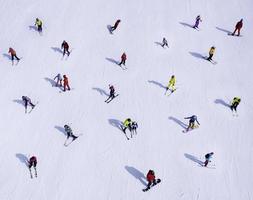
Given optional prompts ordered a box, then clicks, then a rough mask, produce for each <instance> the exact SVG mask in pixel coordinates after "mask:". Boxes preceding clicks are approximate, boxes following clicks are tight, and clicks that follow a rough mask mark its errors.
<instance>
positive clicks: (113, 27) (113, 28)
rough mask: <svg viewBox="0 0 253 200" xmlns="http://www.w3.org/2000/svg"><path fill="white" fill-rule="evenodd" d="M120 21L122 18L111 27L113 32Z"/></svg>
mask: <svg viewBox="0 0 253 200" xmlns="http://www.w3.org/2000/svg"><path fill="white" fill-rule="evenodd" d="M120 22H121V20H120V19H118V20H117V21H116V22H115V24H114V26H112V27H111V32H113V31H114V30H116V28H117V27H118V25H119V23H120Z"/></svg>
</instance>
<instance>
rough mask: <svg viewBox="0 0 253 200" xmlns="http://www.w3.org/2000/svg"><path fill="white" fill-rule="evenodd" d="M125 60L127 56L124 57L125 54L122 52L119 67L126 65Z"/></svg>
mask: <svg viewBox="0 0 253 200" xmlns="http://www.w3.org/2000/svg"><path fill="white" fill-rule="evenodd" d="M126 59H127V56H126V53H125V52H124V53H123V54H122V56H121V61H120V63H119V66H121V65H122V64H123V65H125V64H126Z"/></svg>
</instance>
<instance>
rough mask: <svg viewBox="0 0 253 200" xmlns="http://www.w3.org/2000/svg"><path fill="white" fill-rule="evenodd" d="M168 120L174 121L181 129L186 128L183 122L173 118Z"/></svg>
mask: <svg viewBox="0 0 253 200" xmlns="http://www.w3.org/2000/svg"><path fill="white" fill-rule="evenodd" d="M169 120H172V121H174V122H175V123H177V124H178V125H180V126H181V127H183V128H187V127H188V125H187V124H185V123H184V122H182V121H180V120H179V119H177V118H175V117H169Z"/></svg>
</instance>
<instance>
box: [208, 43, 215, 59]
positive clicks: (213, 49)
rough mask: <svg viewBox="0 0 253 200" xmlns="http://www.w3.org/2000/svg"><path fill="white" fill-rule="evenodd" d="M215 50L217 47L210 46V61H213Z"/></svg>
mask: <svg viewBox="0 0 253 200" xmlns="http://www.w3.org/2000/svg"><path fill="white" fill-rule="evenodd" d="M214 52H215V47H214V46H212V47H211V48H210V50H209V57H208V58H207V60H208V61H211V60H212V58H213V54H214Z"/></svg>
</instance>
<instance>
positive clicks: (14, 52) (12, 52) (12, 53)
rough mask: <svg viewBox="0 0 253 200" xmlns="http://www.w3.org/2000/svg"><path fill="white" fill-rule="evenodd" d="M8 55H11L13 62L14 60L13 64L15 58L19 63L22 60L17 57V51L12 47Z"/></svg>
mask: <svg viewBox="0 0 253 200" xmlns="http://www.w3.org/2000/svg"><path fill="white" fill-rule="evenodd" d="M8 53H10V54H11V60H12V62H13V60H14V58H16V59H17V61H19V60H20V58H18V57H17V54H16V51H15V50H14V49H13V48H11V47H10V48H9V52H8Z"/></svg>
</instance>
